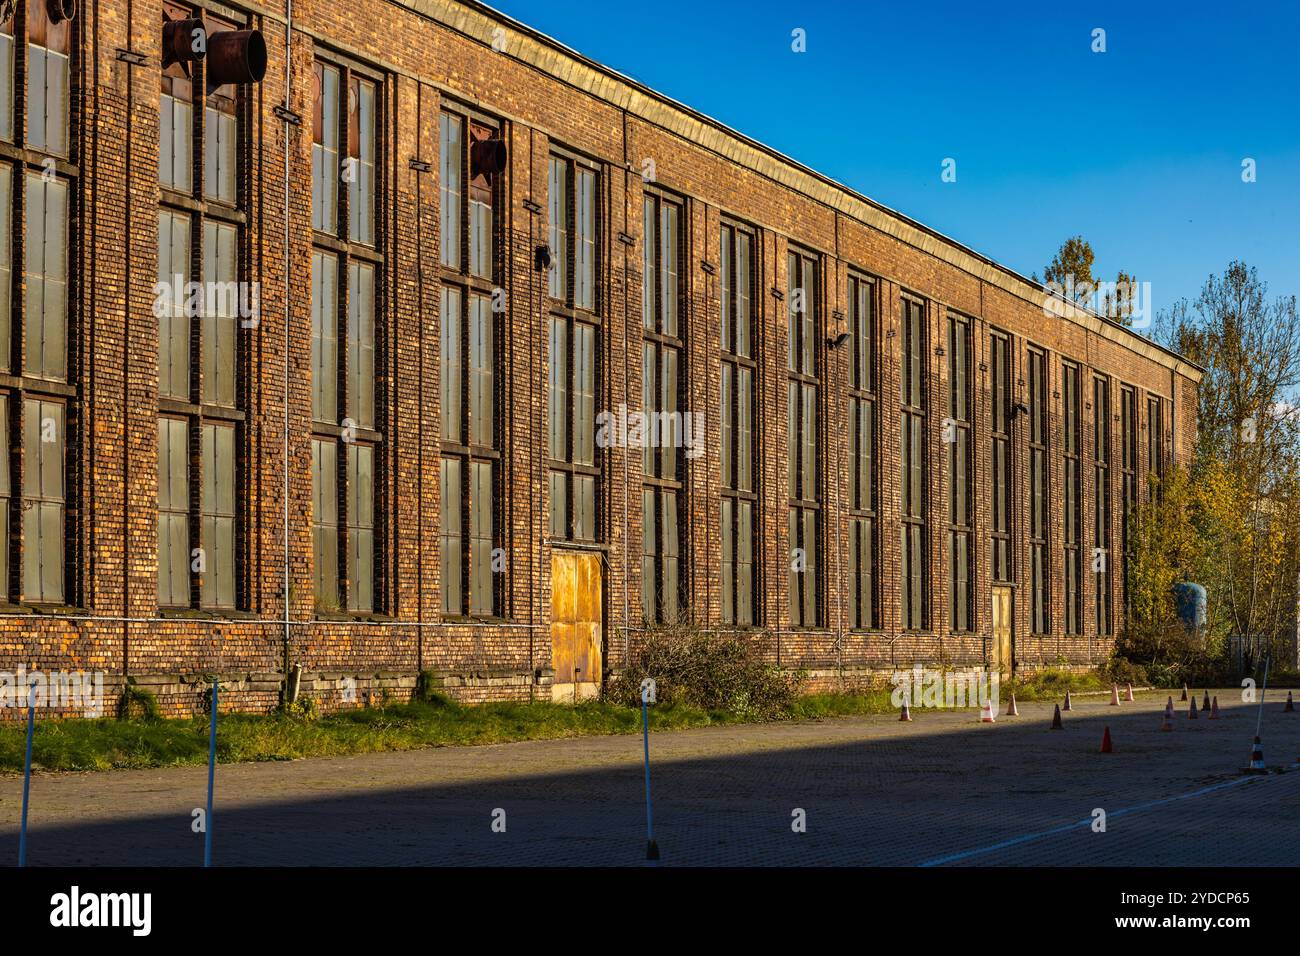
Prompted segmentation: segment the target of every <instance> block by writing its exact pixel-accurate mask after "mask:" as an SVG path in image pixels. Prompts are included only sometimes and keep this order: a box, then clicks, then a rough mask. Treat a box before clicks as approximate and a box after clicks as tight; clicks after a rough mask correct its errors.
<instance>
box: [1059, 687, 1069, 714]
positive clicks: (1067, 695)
mask: <svg viewBox="0 0 1300 956" xmlns="http://www.w3.org/2000/svg"><path fill="white" fill-rule="evenodd" d="M1070 709H1071V708H1070V692H1069V691H1068V690H1067V691H1066V692H1065V706H1064V707H1062V708H1061V710H1070Z"/></svg>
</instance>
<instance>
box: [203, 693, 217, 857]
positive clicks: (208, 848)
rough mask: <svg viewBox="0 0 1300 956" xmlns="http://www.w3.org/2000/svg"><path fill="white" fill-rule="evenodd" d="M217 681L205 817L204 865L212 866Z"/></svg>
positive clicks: (213, 702)
mask: <svg viewBox="0 0 1300 956" xmlns="http://www.w3.org/2000/svg"><path fill="white" fill-rule="evenodd" d="M217 686H218V684H217V679H216V678H215V677H214V678H212V723H211V726H210V728H209V730H208V812H207V814H206V815H205V816H204V817H203V865H204V866H205V867H206V866H211V865H212V785H213V782H214V779H215V777H216V773H217Z"/></svg>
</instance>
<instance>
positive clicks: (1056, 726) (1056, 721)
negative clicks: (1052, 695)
mask: <svg viewBox="0 0 1300 956" xmlns="http://www.w3.org/2000/svg"><path fill="white" fill-rule="evenodd" d="M1052 729H1053V730H1064V729H1065V725H1064V724H1062V723H1061V705H1060V704H1057V705H1056V713H1055V714H1053V715H1052Z"/></svg>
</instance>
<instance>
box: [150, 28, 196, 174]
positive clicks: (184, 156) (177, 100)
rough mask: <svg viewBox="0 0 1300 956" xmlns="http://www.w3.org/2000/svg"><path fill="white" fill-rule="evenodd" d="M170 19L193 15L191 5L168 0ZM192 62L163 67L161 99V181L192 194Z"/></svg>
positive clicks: (159, 170) (159, 127)
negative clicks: (172, 2) (171, 2)
mask: <svg viewBox="0 0 1300 956" xmlns="http://www.w3.org/2000/svg"><path fill="white" fill-rule="evenodd" d="M163 14H164V15H165V16H166V17H167V19H169V20H187V19H190V18H191V17H193V15H194V14H193V12H192V11H191V10H190V9H189V8H188V7H183V6H178V5H176V4H170V3H164V4H163ZM192 73H193V68H192V67H191V66H190V65H189V64H182V63H172V64H170V65H169V66H167V67H166V68H165V69H164V70H163V71H162V93H161V96H160V98H159V101H158V183H159V185H161V186H164V187H166V188H167V189H174V190H175V191H176V192H179V193H184V194H186V195H189V194H190V193H192V192H193V191H194V100H195V97H194V90H195V84H194V80H193V79H192V78H191V75H192Z"/></svg>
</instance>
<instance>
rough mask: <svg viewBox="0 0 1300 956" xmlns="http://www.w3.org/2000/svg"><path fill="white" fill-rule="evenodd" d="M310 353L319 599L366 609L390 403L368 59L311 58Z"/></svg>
mask: <svg viewBox="0 0 1300 956" xmlns="http://www.w3.org/2000/svg"><path fill="white" fill-rule="evenodd" d="M312 81H313V103H312V228H313V230H314V233H313V248H312V267H311V297H312V298H311V319H312V326H311V364H312V380H311V395H312V490H313V499H312V505H313V515H312V522H313V529H314V537H313V559H314V562H315V582H316V584H315V597H316V606H317V609H318V610H322V611H329V612H333V611H346V612H349V613H366V612H370V611H373V610H375V609H376V608H377V607H378V606H379V603H380V602H379V599H378V594H379V584H380V583H381V582H377V581H376V568H377V566H378V563H377V562H376V560H375V551H376V547H375V540H376V534H377V533H378V532H377V521H376V514H377V505H376V493H377V489H378V487H379V485H380V476H379V475H378V474H377V473H376V468H377V466H378V465H379V464H380V463H381V462H382V460H383V455H382V449H383V442H384V439H385V434H384V431H383V409H382V408H381V407H380V399H381V397H382V396H381V393H380V392H378V391H377V390H376V388H375V382H376V376H377V374H378V369H377V363H378V355H379V354H380V350H379V346H380V342H381V340H382V332H383V330H382V328H381V327H380V324H379V322H378V319H379V317H380V316H382V315H383V303H382V297H383V289H384V275H383V271H382V270H383V256H382V254H381V253H380V252H379V251H378V250H379V249H380V246H381V243H380V238H379V235H378V225H379V218H380V217H379V216H378V211H379V210H380V209H381V208H382V202H381V200H380V196H379V190H380V188H381V185H382V184H381V182H380V177H379V175H378V172H377V171H378V169H379V168H380V163H379V155H378V150H379V143H380V141H381V137H380V135H379V130H380V128H381V126H380V123H381V119H382V118H381V116H380V114H379V104H380V102H381V101H382V97H381V95H380V92H381V90H382V89H383V84H382V81H381V80H380V79H379V78H377V76H376V75H375V74H374V73H373V72H372V71H371V70H369V69H367V68H365V67H363V66H360V65H358V64H348V63H343V62H331V61H329V60H324V59H318V60H316V62H315V63H314V64H313V68H312Z"/></svg>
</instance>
